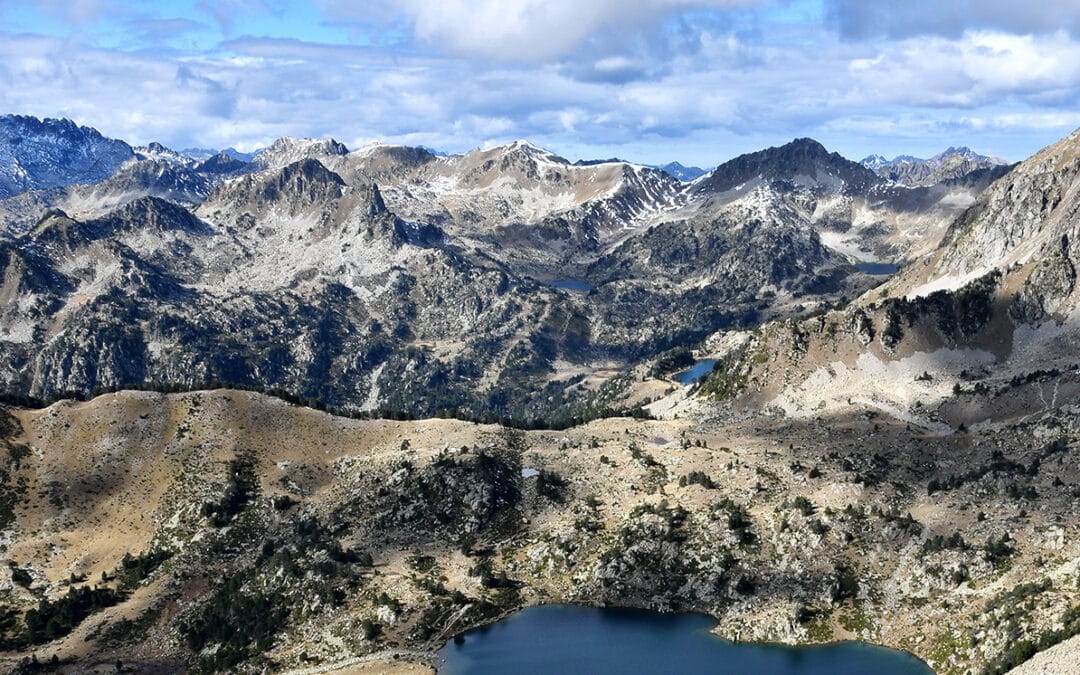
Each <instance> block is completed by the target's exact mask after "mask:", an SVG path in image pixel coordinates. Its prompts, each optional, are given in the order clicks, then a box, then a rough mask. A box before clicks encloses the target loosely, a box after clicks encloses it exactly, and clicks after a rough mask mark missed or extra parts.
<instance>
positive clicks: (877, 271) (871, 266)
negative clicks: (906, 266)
mask: <svg viewBox="0 0 1080 675" xmlns="http://www.w3.org/2000/svg"><path fill="white" fill-rule="evenodd" d="M855 267H858V268H859V271H860V272H866V273H867V274H873V275H887V274H895V273H896V270H898V269H900V266H899V265H894V264H892V263H883V262H861V263H859V264H857V265H855Z"/></svg>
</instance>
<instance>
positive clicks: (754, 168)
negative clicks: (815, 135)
mask: <svg viewBox="0 0 1080 675" xmlns="http://www.w3.org/2000/svg"><path fill="white" fill-rule="evenodd" d="M751 181H763V182H773V181H791V182H794V183H796V184H799V185H804V186H807V187H830V188H833V189H838V190H843V191H850V190H859V189H862V190H865V189H868V188H869V187H870V186H871V185H873V184H875V183H876V182H878V178H877V176H875V175H874V173H873V172H872V171H870V170H869V169H867V168H866V167H864V166H862V165H861V164H858V163H856V162H852V161H851V160H849V159H845V158H844V157H842V156H841V155H840V154H838V153H835V152H832V153H830V152H829V151H828V150H826V149H825V146H823V145H822V144H821V143H819V142H817V141H815V140H814V139H812V138H796V139H795V140H793V141H791V142H790V143H787V144H785V145H782V146H779V147H772V148H768V149H765V150H760V151H758V152H752V153H749V154H745V155H740V156H739V157H736V158H735V159H732V160H729V161H727V162H724V163H723V164H721V165H720V166H718V167H716V168H715V169H713V171H712V172H710V174H709V175H708V176H707V177H705V178H703V179H701V181H699V182H698V183H696V184H695V186H694V188H693V189H694V190H695V191H696V192H698V193H718V192H726V191H728V190H731V189H732V188H735V187H737V186H739V185H743V184H745V183H748V182H751Z"/></svg>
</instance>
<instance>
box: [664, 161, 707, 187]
mask: <svg viewBox="0 0 1080 675" xmlns="http://www.w3.org/2000/svg"><path fill="white" fill-rule="evenodd" d="M656 168H657V169H660V170H661V171H663V172H665V173H667V174H668V175H669V176H671V177H673V178H678V179H679V180H681V181H683V182H684V183H687V182H690V181H692V180H694V179H695V178H700V177H701V176H704V175H705V174H707V173H708V172H709V170H708V169H702V168H701V167H698V166H683V165H682V164H680V163H679V162H668V163H667V164H664V165H663V166H658V167H656Z"/></svg>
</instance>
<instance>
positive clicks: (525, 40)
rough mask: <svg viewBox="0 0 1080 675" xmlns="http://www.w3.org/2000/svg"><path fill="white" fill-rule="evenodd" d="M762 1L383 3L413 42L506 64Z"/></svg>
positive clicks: (353, 15) (351, 13)
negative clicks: (663, 19)
mask: <svg viewBox="0 0 1080 675" xmlns="http://www.w3.org/2000/svg"><path fill="white" fill-rule="evenodd" d="M762 2H763V0H636V1H635V2H625V1H624V0H588V2H581V1H580V0H441V1H440V2H430V1H429V0H384V5H383V7H384V9H383V11H384V13H385V12H386V11H387V9H389V10H391V11H396V12H397V13H399V14H400V15H404V16H406V17H407V18H408V19H409V20H410V21H411V22H412V25H413V30H414V34H415V37H416V38H417V39H418V40H420V41H423V42H428V43H431V44H434V45H437V46H439V47H443V48H445V49H447V50H449V51H450V52H452V53H455V54H459V55H466V56H481V57H485V58H491V59H499V60H509V61H515V60H520V61H543V60H548V59H552V58H556V57H559V56H563V55H565V54H566V53H567V52H569V51H571V50H573V49H575V48H577V47H578V46H580V45H581V44H582V43H583V42H584V41H585V40H586V39H587V38H589V37H591V36H593V35H594V34H596V33H597V32H599V31H601V30H602V29H607V28H611V29H614V30H617V31H624V30H627V29H631V28H634V27H640V26H643V25H647V26H652V25H655V21H656V19H657V18H658V17H660V16H663V15H664V14H665V13H668V12H672V11H675V10H680V9H682V10H685V9H690V8H695V7H697V8H701V7H712V8H724V9H732V8H742V7H750V6H754V5H760V4H762ZM324 6H325V7H326V8H327V9H328V10H329V11H331V12H332V13H334V14H336V15H337V16H338V17H340V18H345V19H353V20H357V19H360V20H363V19H367V18H368V17H369V8H368V7H366V6H358V5H355V4H353V3H342V2H338V1H335V0H328V1H324Z"/></svg>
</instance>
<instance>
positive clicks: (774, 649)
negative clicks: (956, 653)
mask: <svg viewBox="0 0 1080 675" xmlns="http://www.w3.org/2000/svg"><path fill="white" fill-rule="evenodd" d="M713 625H715V622H714V621H713V619H711V618H709V617H707V616H703V615H700V614H661V613H658V612H647V611H639V610H625V609H596V608H591V607H576V606H572V605H544V606H540V607H530V608H528V609H524V610H522V611H520V612H517V613H515V614H513V615H512V616H510V617H509V618H507V619H504V620H503V621H500V622H498V623H496V624H494V625H491V626H487V627H485V628H480V629H477V630H474V631H470V632H469V633H466V634H465V635H464V636H459V637H458V638H457V639H455V640H451V641H449V642H447V643H446V646H444V647H443V648H442V650H440V651H439V657H440V658H441V659H442V663H441V665H440V668H439V672H440V673H441V674H442V675H495V674H496V673H499V674H502V673H515V674H524V673H537V674H539V673H556V674H557V675H578V674H581V675H586V674H593V673H623V674H626V675H635V674H637V673H717V674H723V673H731V674H732V675H734V674H739V675H742V674H743V673H754V674H756V675H863V674H866V673H869V674H871V675H933V671H932V670H930V668H928V667H927V666H926V664H924V663H923V662H922V661H920V660H918V659H917V658H915V657H914V656H912V655H910V654H908V653H906V652H900V651H894V650H891V649H885V648H883V647H876V646H874V645H869V644H865V643H862V642H842V643H837V644H832V645H823V646H815V647H784V646H780V645H764V644H746V643H740V644H736V643H732V642H728V641H726V640H721V639H720V638H717V637H715V636H714V635H712V634H711V633H709V632H708V631H709V629H710V628H711V627H712V626H713Z"/></svg>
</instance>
